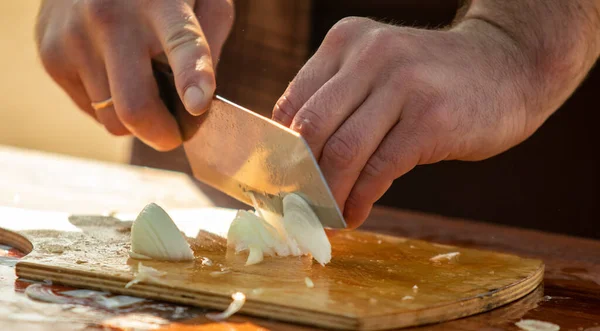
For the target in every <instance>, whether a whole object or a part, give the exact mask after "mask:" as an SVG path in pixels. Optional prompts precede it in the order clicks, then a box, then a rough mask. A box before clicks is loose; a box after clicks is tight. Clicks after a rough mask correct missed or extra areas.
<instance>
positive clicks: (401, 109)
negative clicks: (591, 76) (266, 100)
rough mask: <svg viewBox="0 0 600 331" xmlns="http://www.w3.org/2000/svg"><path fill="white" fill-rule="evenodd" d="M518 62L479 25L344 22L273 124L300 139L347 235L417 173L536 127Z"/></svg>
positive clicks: (501, 144) (492, 151)
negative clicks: (339, 213) (423, 27)
mask: <svg viewBox="0 0 600 331" xmlns="http://www.w3.org/2000/svg"><path fill="white" fill-rule="evenodd" d="M524 63H525V60H524V59H523V56H522V54H521V53H520V51H519V48H518V46H517V45H516V44H515V43H514V42H513V41H512V40H511V39H510V38H509V37H508V36H507V35H505V34H503V33H502V32H500V31H499V30H497V29H496V28H494V27H493V26H491V25H488V24H487V23H485V22H481V21H478V20H472V21H468V22H464V23H463V24H461V25H459V26H457V27H455V28H453V29H451V30H446V31H441V30H439V31H433V30H421V29H413V28H406V27H397V26H392V25H387V24H382V23H378V22H375V21H372V20H369V19H364V18H347V19H344V20H342V21H340V22H339V23H338V24H336V25H335V26H334V27H333V28H332V29H331V30H330V31H329V33H328V35H327V36H326V38H325V39H324V41H323V43H322V45H321V46H320V48H319V49H318V51H317V52H316V53H315V55H314V56H313V57H312V58H311V59H310V60H309V61H308V62H307V63H306V65H305V66H304V67H303V68H302V69H301V70H300V72H299V73H298V75H297V76H296V77H295V79H294V80H293V81H292V82H291V83H290V85H289V86H288V88H287V90H286V91H285V92H284V94H283V96H282V97H281V98H280V99H279V101H278V102H277V104H276V106H275V108H274V110H273V119H274V120H276V121H278V122H280V123H281V124H283V125H285V126H288V127H290V128H291V129H293V130H295V131H297V132H299V133H300V134H301V135H302V136H303V137H304V138H305V140H306V141H307V143H308V144H309V146H310V147H311V149H312V151H313V153H314V155H315V157H316V158H317V160H318V162H319V165H320V167H321V170H322V171H323V174H324V176H325V178H326V180H327V182H328V184H329V186H330V188H331V190H332V193H333V195H334V197H335V198H336V201H337V203H338V205H339V206H340V208H341V209H343V211H344V217H345V218H346V220H347V222H348V225H349V227H351V228H353V227H357V226H359V225H360V224H361V223H362V222H364V220H365V219H366V218H367V216H368V214H369V212H370V210H371V208H372V206H373V204H374V203H375V202H376V201H377V200H378V199H379V198H380V197H381V196H382V195H383V194H384V193H385V191H387V189H388V188H389V187H390V186H391V184H392V182H393V180H394V179H396V178H398V177H400V176H402V175H403V174H405V173H406V172H407V171H409V170H411V169H412V168H414V167H415V166H417V165H419V164H428V163H434V162H438V161H442V160H481V159H485V158H488V157H491V156H493V155H496V154H498V153H501V152H502V151H504V150H506V149H508V148H510V147H512V146H514V145H516V144H517V143H519V142H521V141H522V140H524V139H525V138H526V137H527V136H529V135H530V134H531V133H532V132H533V131H534V130H535V129H536V128H537V127H538V126H539V125H541V123H542V122H543V120H544V118H542V116H536V115H535V114H530V113H528V112H527V111H526V110H527V108H528V107H529V104H528V100H527V99H526V97H527V95H528V92H531V91H532V89H533V87H532V84H531V81H530V80H529V78H528V70H527V67H526V65H524ZM432 194H435V193H434V192H432Z"/></svg>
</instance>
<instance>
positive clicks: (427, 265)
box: [0, 208, 544, 330]
mask: <svg viewBox="0 0 600 331" xmlns="http://www.w3.org/2000/svg"><path fill="white" fill-rule="evenodd" d="M2 211H3V210H2V209H0V213H1V212H2ZM4 212H5V213H4V214H5V215H7V214H8V216H11V215H12V217H2V219H4V220H7V219H10V222H7V221H4V222H2V221H0V227H2V228H9V229H12V230H13V231H16V232H19V233H20V234H22V235H23V236H25V237H27V238H28V239H29V240H31V241H32V242H33V245H34V247H35V248H34V250H33V251H32V252H31V253H30V254H29V255H28V256H27V257H25V258H24V259H23V260H22V261H20V262H19V263H18V264H17V267H16V272H17V275H18V276H19V277H23V278H27V279H34V280H52V281H53V282H55V283H59V284H65V285H71V286H75V287H85V288H91V289H98V290H106V291H110V292H113V293H121V294H128V295H134V296H140V297H146V298H151V299H159V300H166V301H171V302H177V303H183V304H189V305H196V306H200V307H209V308H215V309H224V308H226V307H227V306H228V305H229V303H230V301H231V298H230V296H231V294H232V293H233V292H236V291H241V292H243V293H245V294H246V296H247V298H248V299H247V302H246V304H245V305H244V307H243V308H242V313H244V314H249V315H254V316H260V317H267V318H274V319H278V320H281V321H288V322H295V323H302V324H307V325H314V326H319V327H327V328H336V329H347V330H381V329H390V328H397V327H406V326H414V325H422V324H428V323H434V322H440V321H445V320H451V319H456V318H459V317H463V316H468V315H473V314H476V313H480V312H483V311H488V310H491V309H493V308H495V307H498V306H501V305H504V304H506V303H508V302H512V301H514V300H516V299H518V298H521V297H523V296H524V295H526V294H527V293H529V292H531V291H532V290H533V289H535V288H536V287H537V286H538V285H539V283H540V282H541V280H542V277H543V270H544V266H543V264H542V262H541V261H539V260H534V259H523V258H520V257H517V256H514V255H507V254H501V253H495V252H488V251H480V250H475V249H464V248H458V247H453V246H445V245H438V244H431V243H428V242H425V241H419V240H411V239H406V238H399V237H392V236H387V235H381V234H375V233H369V232H357V231H354V232H348V233H339V234H338V235H336V236H334V237H333V238H332V239H331V241H332V247H333V259H332V262H331V263H330V264H328V265H327V266H326V267H322V266H320V265H318V264H316V263H313V261H312V260H311V259H310V258H309V257H302V258H267V259H266V260H265V261H264V262H263V263H261V264H259V265H255V266H248V267H246V266H244V262H245V258H246V256H245V255H244V254H239V255H238V254H234V253H233V252H232V251H231V250H227V248H226V241H225V239H224V238H223V237H222V235H223V234H224V233H225V232H226V230H227V228H228V223H229V222H230V221H231V219H232V218H233V215H234V210H227V209H214V208H205V209H196V210H174V211H173V212H172V213H171V214H172V215H173V218H174V220H175V222H176V223H177V224H178V226H179V227H180V229H182V231H184V232H185V234H186V235H187V236H188V237H189V238H190V244H191V246H192V248H193V250H194V252H195V255H196V257H197V259H196V260H195V261H194V262H190V263H169V262H159V261H142V263H143V264H144V265H145V266H150V267H153V268H155V269H157V270H159V271H163V272H166V273H167V276H165V277H164V278H162V279H163V281H162V282H160V283H148V282H143V283H140V284H137V285H134V286H132V287H130V288H127V289H126V288H124V286H125V284H126V283H127V282H129V281H130V280H131V279H132V278H133V277H134V274H135V272H136V271H137V267H138V263H139V262H140V261H139V260H134V259H129V258H128V250H129V233H128V229H129V226H130V224H131V222H126V221H125V222H124V221H120V220H118V219H116V218H112V217H102V216H74V217H70V218H67V217H65V214H62V213H60V214H57V213H50V212H46V213H43V212H33V213H30V214H28V213H27V212H21V213H20V214H19V215H17V216H15V215H16V214H10V213H9V210H8V209H6V208H5V209H4ZM44 214H47V216H46V217H44ZM15 217H20V219H18V221H17V220H16V219H15ZM61 217H62V219H61ZM121 217H122V218H123V219H128V218H131V216H129V217H127V215H124V216H121ZM40 218H42V219H43V218H47V219H50V220H52V222H51V223H49V222H44V221H43V220H42V219H40ZM5 233H9V232H5ZM13 233H14V232H13ZM13 242H15V243H18V241H17V240H13ZM21 242H22V241H21ZM20 248H21V249H22V250H25V251H27V247H26V246H24V244H22V245H21V247H20ZM448 252H460V255H459V256H458V258H457V259H456V260H450V261H445V260H444V261H441V262H434V261H431V260H430V259H431V258H432V257H434V256H436V255H438V254H444V253H448ZM203 261H204V262H203ZM206 261H210V262H209V263H207V262H206ZM222 270H225V271H226V273H223V274H220V271H222ZM215 272H217V273H219V274H218V275H215ZM305 277H310V278H311V279H312V280H313V282H314V283H315V287H314V288H308V287H307V286H306V285H305V282H304V279H305ZM415 285H416V286H417V287H418V288H417V289H413V286H415ZM408 296H410V297H412V298H411V299H408V298H407V297H408ZM403 298H406V299H405V300H403Z"/></svg>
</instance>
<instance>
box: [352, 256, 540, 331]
mask: <svg viewBox="0 0 600 331" xmlns="http://www.w3.org/2000/svg"><path fill="white" fill-rule="evenodd" d="M544 270H545V265H544V264H543V263H541V261H540V267H539V269H538V270H536V272H535V274H534V275H533V276H532V277H531V278H526V279H524V280H523V281H521V282H520V283H518V284H516V285H514V286H507V287H505V288H500V289H498V291H496V292H494V293H492V294H490V295H484V296H480V297H476V298H470V299H465V300H463V301H462V302H461V305H460V308H459V309H457V310H454V311H452V310H450V309H448V308H449V305H448V304H445V305H440V306H437V307H432V308H427V309H423V310H416V311H414V312H410V313H405V314H382V315H370V316H367V317H365V318H363V319H362V320H361V323H360V326H359V330H382V329H385V328H386V327H387V326H388V325H390V324H392V325H397V326H398V327H399V328H402V327H407V326H417V325H425V324H431V323H437V322H443V321H450V320H454V319H458V318H461V317H466V316H470V315H473V314H474V313H483V312H486V311H490V310H492V309H494V308H497V307H500V306H503V305H507V304H509V303H511V302H513V301H515V300H518V299H520V298H522V297H524V296H526V295H527V294H529V293H531V292H532V291H534V290H535V289H536V288H537V287H538V286H540V284H541V283H542V281H543V279H544ZM482 306H483V309H481V307H482Z"/></svg>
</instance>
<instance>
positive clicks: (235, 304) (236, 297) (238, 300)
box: [206, 292, 246, 321]
mask: <svg viewBox="0 0 600 331" xmlns="http://www.w3.org/2000/svg"><path fill="white" fill-rule="evenodd" d="M231 298H232V299H233V301H232V302H231V304H229V307H227V309H225V311H223V312H221V313H208V314H206V318H208V319H210V320H213V321H222V320H224V319H227V318H229V317H230V316H231V315H233V314H235V313H237V312H238V311H239V310H240V309H242V306H243V305H244V303H245V302H246V296H245V295H244V293H242V292H236V293H233V295H232V296H231Z"/></svg>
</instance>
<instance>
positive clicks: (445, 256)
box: [429, 252, 460, 263]
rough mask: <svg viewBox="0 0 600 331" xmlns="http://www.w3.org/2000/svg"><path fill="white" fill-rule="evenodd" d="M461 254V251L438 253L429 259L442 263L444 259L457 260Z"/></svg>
mask: <svg viewBox="0 0 600 331" xmlns="http://www.w3.org/2000/svg"><path fill="white" fill-rule="evenodd" d="M459 255H460V252H451V253H445V254H438V255H436V256H434V257H432V258H430V259H429V261H431V262H437V263H440V262H442V261H444V260H446V261H452V260H455V259H456V258H457V257H458V256H459Z"/></svg>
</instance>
